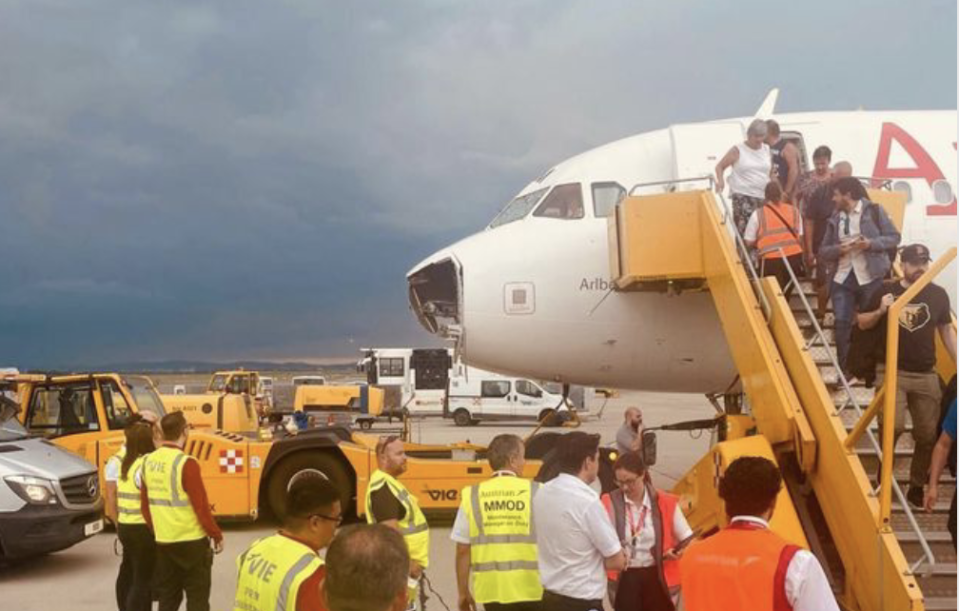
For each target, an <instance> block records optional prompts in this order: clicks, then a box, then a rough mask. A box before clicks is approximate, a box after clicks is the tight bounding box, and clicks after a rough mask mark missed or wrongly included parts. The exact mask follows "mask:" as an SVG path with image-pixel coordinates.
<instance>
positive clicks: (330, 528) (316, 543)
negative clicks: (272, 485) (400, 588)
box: [233, 475, 343, 611]
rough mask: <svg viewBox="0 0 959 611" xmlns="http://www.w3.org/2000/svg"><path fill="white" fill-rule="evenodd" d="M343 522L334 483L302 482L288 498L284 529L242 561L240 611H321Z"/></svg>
mask: <svg viewBox="0 0 959 611" xmlns="http://www.w3.org/2000/svg"><path fill="white" fill-rule="evenodd" d="M342 521H343V514H342V508H341V506H340V497H339V494H338V493H337V491H336V488H335V487H334V486H333V484H331V483H330V481H329V480H328V479H325V478H323V477H320V476H318V475H307V476H301V477H298V478H296V479H295V480H294V481H293V484H292V485H291V486H290V489H289V491H288V492H287V494H286V517H285V518H284V519H283V528H281V529H280V531H279V532H278V533H277V534H275V535H271V536H269V537H265V538H263V539H260V540H258V541H256V542H254V543H253V545H251V546H250V547H249V548H247V550H246V551H245V552H243V553H242V554H240V556H239V557H238V558H237V559H236V565H237V582H236V599H235V602H234V603H233V609H234V611H316V610H317V609H322V608H323V607H324V605H323V604H322V602H321V599H320V583H321V582H322V580H323V576H324V569H323V560H322V559H321V558H320V556H319V554H318V552H319V551H320V550H321V549H323V548H324V547H326V546H327V545H329V544H330V541H332V540H333V534H334V533H335V532H336V527H337V526H339V525H340V523H341V522H342Z"/></svg>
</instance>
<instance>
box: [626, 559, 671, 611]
mask: <svg viewBox="0 0 959 611" xmlns="http://www.w3.org/2000/svg"><path fill="white" fill-rule="evenodd" d="M613 608H614V609H616V611H675V607H674V606H673V601H672V599H671V598H670V597H669V594H668V593H667V592H666V590H665V589H663V584H662V583H661V582H660V581H659V569H658V568H657V567H655V566H651V567H648V568H634V569H626V570H625V571H623V572H622V573H620V575H619V586H618V587H617V588H616V600H615V601H614V605H613Z"/></svg>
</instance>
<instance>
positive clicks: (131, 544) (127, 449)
mask: <svg viewBox="0 0 959 611" xmlns="http://www.w3.org/2000/svg"><path fill="white" fill-rule="evenodd" d="M124 436H125V439H126V443H125V444H124V445H123V448H122V451H123V458H122V462H121V464H120V472H119V474H118V478H119V479H118V480H117V493H116V497H115V498H116V503H117V507H116V513H115V515H116V516H117V537H118V538H119V539H120V544H121V546H122V548H123V557H122V560H121V561H120V571H119V572H118V574H117V585H116V591H117V606H118V608H119V609H120V610H121V611H149V610H150V608H151V607H152V604H153V595H152V590H151V588H152V586H153V567H154V565H155V563H156V542H155V541H154V539H153V533H152V532H151V531H150V528H149V527H148V526H147V523H146V520H145V519H144V518H143V512H142V511H140V488H141V487H142V486H141V482H142V481H143V476H142V471H141V467H142V466H143V461H144V460H145V459H146V457H147V455H149V454H150V452H153V450H154V445H153V425H151V424H150V423H148V422H146V421H136V422H134V423H133V424H131V425H128V426H127V427H126V429H125V430H124Z"/></svg>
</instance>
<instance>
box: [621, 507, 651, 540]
mask: <svg viewBox="0 0 959 611" xmlns="http://www.w3.org/2000/svg"><path fill="white" fill-rule="evenodd" d="M646 513H647V508H646V505H643V506H641V507H640V508H639V520H638V521H636V522H633V520H632V514H633V512H632V511H628V512H626V518H627V520H628V521H629V536H630V539H638V538H639V533H641V532H642V531H643V526H644V525H645V524H646Z"/></svg>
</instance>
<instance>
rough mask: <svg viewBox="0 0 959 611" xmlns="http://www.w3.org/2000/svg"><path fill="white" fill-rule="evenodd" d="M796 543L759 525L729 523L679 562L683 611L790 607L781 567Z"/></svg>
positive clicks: (789, 559)
mask: <svg viewBox="0 0 959 611" xmlns="http://www.w3.org/2000/svg"><path fill="white" fill-rule="evenodd" d="M799 549H800V548H799V547H797V546H795V545H792V544H790V543H788V542H787V541H786V540H785V539H783V538H782V537H780V536H779V535H777V534H776V533H774V532H772V531H771V530H769V529H768V528H764V527H762V526H760V525H758V524H753V523H750V522H733V523H732V524H730V525H729V526H728V527H726V528H725V529H723V530H721V531H719V532H718V533H716V534H715V535H713V536H711V537H709V538H707V539H703V540H701V541H698V542H695V543H693V544H692V545H690V546H689V549H687V550H686V553H685V554H684V555H683V557H682V559H681V560H680V561H679V568H680V573H681V575H682V582H683V597H684V599H685V605H686V607H685V608H686V610H687V611H792V605H791V604H789V600H788V599H787V598H786V571H787V569H788V568H789V563H790V562H792V559H793V557H794V556H795V555H796V552H798V551H799Z"/></svg>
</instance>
